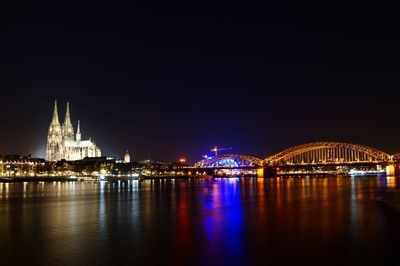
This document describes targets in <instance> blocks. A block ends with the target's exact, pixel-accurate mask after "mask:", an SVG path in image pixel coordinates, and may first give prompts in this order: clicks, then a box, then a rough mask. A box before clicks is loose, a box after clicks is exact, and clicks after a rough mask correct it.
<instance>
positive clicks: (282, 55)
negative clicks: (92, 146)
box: [0, 1, 400, 162]
mask: <svg viewBox="0 0 400 266" xmlns="http://www.w3.org/2000/svg"><path fill="white" fill-rule="evenodd" d="M54 2H57V3H54ZM141 2H142V1H141ZM143 2H146V1H143ZM187 2H190V3H186V4H182V3H181V4H171V3H170V2H169V1H164V2H163V3H162V4H157V3H155V2H151V3H149V4H148V5H147V6H144V5H141V4H133V3H130V4H118V3H117V2H116V1H112V2H109V4H108V5H103V4H100V3H98V2H95V3H92V4H83V3H82V2H80V3H77V4H74V3H72V2H65V3H64V4H61V3H59V1H52V2H50V3H42V4H38V3H37V2H34V3H31V4H27V3H26V4H22V3H19V4H18V6H2V7H1V8H0V88H1V97H0V99H1V104H0V122H1V130H0V154H23V155H24V154H32V155H33V156H39V157H44V151H45V144H46V137H47V130H48V125H49V123H50V120H51V115H52V109H53V105H54V100H56V99H57V100H58V102H59V109H60V116H61V120H63V118H64V112H65V103H66V101H69V102H70V104H71V112H72V114H71V115H72V119H73V123H74V127H75V129H76V123H77V120H78V119H80V120H81V130H82V134H83V136H82V137H83V138H89V137H92V139H93V140H94V141H95V142H96V143H97V144H98V145H99V146H100V147H101V148H102V151H103V154H105V155H113V156H118V157H121V156H122V155H123V153H124V152H125V150H126V149H129V151H130V153H131V156H132V157H133V159H134V160H139V159H145V158H152V159H157V160H164V161H175V160H176V159H177V158H179V157H180V156H187V158H188V159H189V160H190V161H192V162H193V161H197V160H199V159H201V157H200V156H201V155H202V154H205V153H207V151H208V150H209V149H210V148H211V147H212V146H214V145H218V146H221V147H233V150H232V151H230V152H232V153H243V154H252V155H256V156H260V157H266V156H267V155H269V154H271V153H273V152H277V151H279V150H281V149H283V148H286V147H288V146H291V145H296V144H302V143H305V142H312V141H343V142H353V143H359V144H365V145H370V146H373V147H376V148H379V149H382V150H384V151H386V152H389V153H395V152H400V138H399V136H400V119H399V114H400V108H399V106H398V103H399V101H398V99H399V96H400V92H399V89H400V37H399V36H400V35H399V20H398V14H397V12H398V10H397V9H396V8H395V7H394V6H376V4H375V5H371V6H366V5H365V4H364V5H358V6H350V5H348V4H343V5H341V4H339V2H332V3H331V4H327V3H326V1H323V2H324V4H323V5H321V4H315V3H313V4H305V3H303V2H301V3H300V2H299V3H298V4H296V5H283V4H281V5H275V4H268V5H267V4H249V3H247V1H246V2H242V3H233V2H231V3H229V4H220V5H217V4H216V3H215V2H214V3H211V4H208V3H206V2H197V3H196V4H195V3H194V2H193V1H187ZM265 2H266V1H265ZM210 153H211V152H210Z"/></svg>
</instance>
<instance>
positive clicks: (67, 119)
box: [64, 102, 72, 126]
mask: <svg viewBox="0 0 400 266" xmlns="http://www.w3.org/2000/svg"><path fill="white" fill-rule="evenodd" d="M70 125H72V123H71V115H70V114H69V102H67V111H66V112H65V119H64V126H70Z"/></svg>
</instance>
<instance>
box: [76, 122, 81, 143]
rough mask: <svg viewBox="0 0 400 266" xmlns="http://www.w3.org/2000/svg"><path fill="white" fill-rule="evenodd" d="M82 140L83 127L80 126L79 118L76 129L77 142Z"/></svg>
mask: <svg viewBox="0 0 400 266" xmlns="http://www.w3.org/2000/svg"><path fill="white" fill-rule="evenodd" d="M80 141H81V128H80V121H79V120H78V128H77V129H76V142H80Z"/></svg>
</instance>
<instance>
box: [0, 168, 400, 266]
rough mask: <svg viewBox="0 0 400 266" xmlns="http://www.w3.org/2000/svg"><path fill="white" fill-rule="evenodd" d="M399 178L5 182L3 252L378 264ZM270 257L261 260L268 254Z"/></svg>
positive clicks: (395, 230) (392, 242)
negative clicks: (387, 199)
mask: <svg viewBox="0 0 400 266" xmlns="http://www.w3.org/2000/svg"><path fill="white" fill-rule="evenodd" d="M399 184H400V183H399V179H398V178H397V177H385V176H379V177H378V176H377V177H333V176H332V177H325V178H314V177H301V178H300V177H285V178H282V177H280V178H271V179H257V178H215V179H191V180H152V181H145V182H142V183H139V182H137V181H132V182H114V183H109V182H105V181H102V182H98V183H90V182H65V183H61V182H54V183H53V182H52V183H18V184H6V183H2V184H0V253H1V255H2V258H3V261H7V260H9V261H12V262H14V263H15V264H16V263H39V262H40V264H42V265H43V264H57V265H62V264H65V265H71V264H97V265H102V264H117V263H133V264H140V263H145V264H154V263H156V264H162V265H165V264H171V265H188V264H194V265H224V264H225V265H240V264H242V265H243V264H246V265H250V264H257V262H260V261H261V262H269V263H271V264H275V263H278V262H279V263H280V264H282V263H299V262H307V263H311V264H318V263H321V261H322V262H323V263H324V264H330V263H332V264H334V263H338V262H340V261H342V260H344V259H354V260H357V262H358V263H370V262H376V263H378V262H379V263H382V262H384V261H385V260H389V259H390V258H393V257H395V254H396V252H395V251H396V250H397V248H398V247H399V243H400V229H399V226H398V225H399V224H400V217H399V214H397V213H395V212H393V211H392V210H390V209H388V208H386V207H385V206H384V205H383V204H382V203H381V202H380V201H379V199H381V198H383V197H384V195H385V193H386V191H387V190H388V189H398V188H399ZM262 264H264V263H262Z"/></svg>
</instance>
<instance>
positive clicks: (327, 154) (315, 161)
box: [262, 142, 400, 166]
mask: <svg viewBox="0 0 400 266" xmlns="http://www.w3.org/2000/svg"><path fill="white" fill-rule="evenodd" d="M398 156H399V157H400V154H399V155H398ZM392 159H393V156H390V155H389V154H387V153H385V152H383V151H380V150H377V149H374V148H371V147H368V146H364V145H359V144H352V143H342V142H313V143H307V144H303V145H298V146H294V147H291V148H288V149H285V150H283V151H281V152H279V153H276V154H273V155H271V156H269V157H267V158H265V159H264V160H263V161H262V165H264V166H273V165H319V164H323V165H324V164H332V165H334V164H354V163H356V164H360V163H381V162H388V161H390V160H392Z"/></svg>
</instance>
